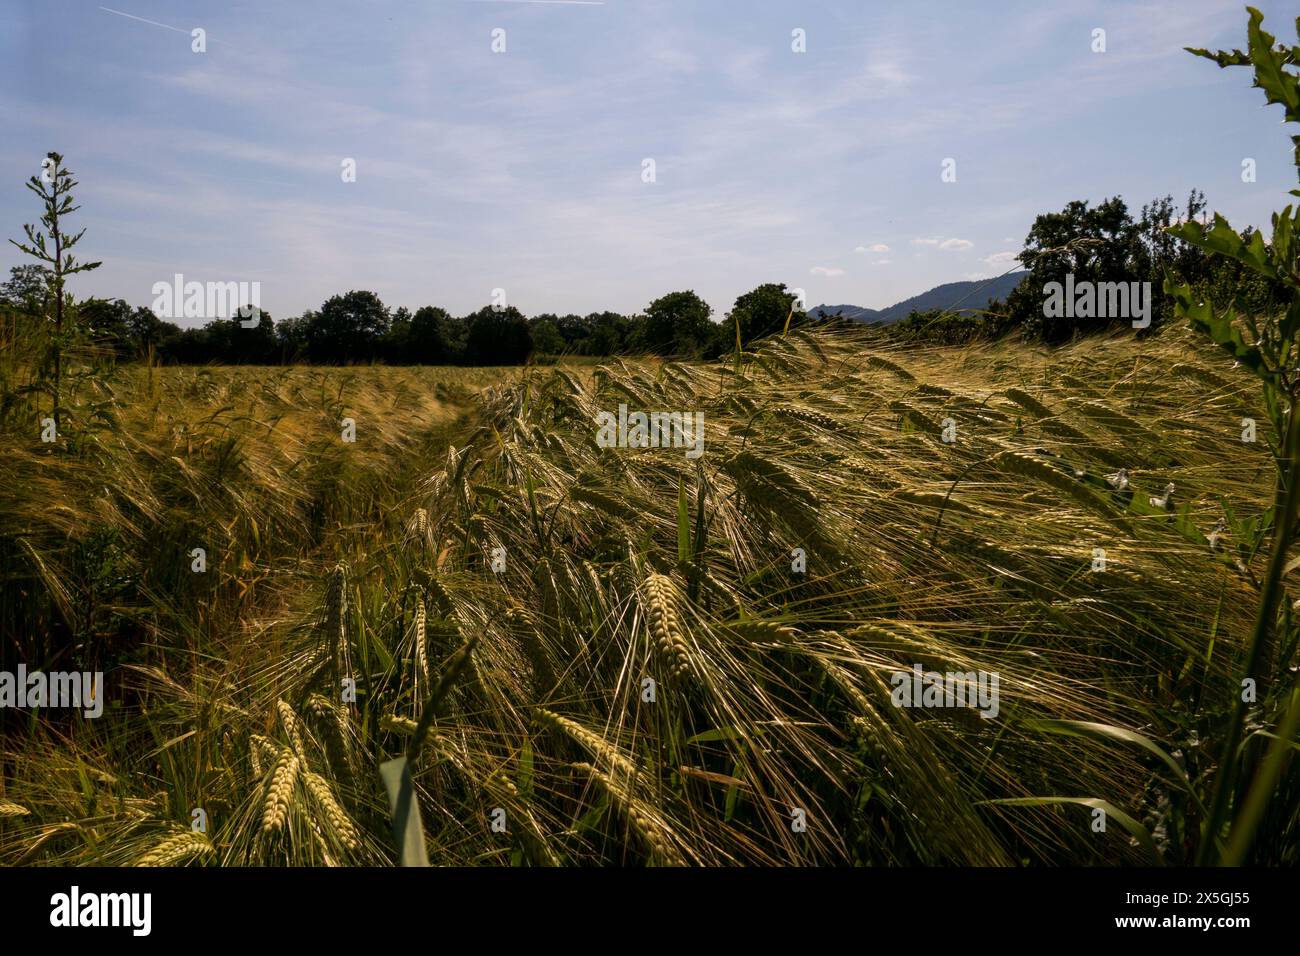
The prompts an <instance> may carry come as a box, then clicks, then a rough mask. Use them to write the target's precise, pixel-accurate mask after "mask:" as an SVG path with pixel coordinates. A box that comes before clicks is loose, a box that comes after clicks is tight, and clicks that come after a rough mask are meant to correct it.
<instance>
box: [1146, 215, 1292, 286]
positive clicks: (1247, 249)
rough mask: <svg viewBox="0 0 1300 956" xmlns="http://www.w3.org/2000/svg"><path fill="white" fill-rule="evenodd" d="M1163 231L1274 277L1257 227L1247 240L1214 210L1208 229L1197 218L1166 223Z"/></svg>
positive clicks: (1276, 276)
mask: <svg viewBox="0 0 1300 956" xmlns="http://www.w3.org/2000/svg"><path fill="white" fill-rule="evenodd" d="M1165 231H1166V232H1168V233H1169V234H1170V235H1173V236H1176V237H1177V238H1179V239H1181V240H1183V242H1186V243H1188V244H1189V245H1193V246H1196V247H1197V248H1198V249H1204V250H1205V251H1206V252H1212V253H1217V254H1218V255H1221V256H1229V257H1231V258H1233V259H1236V260H1238V261H1239V262H1242V263H1244V264H1245V265H1247V266H1249V267H1250V268H1251V269H1253V270H1255V271H1256V272H1258V273H1259V274H1260V275H1263V276H1267V277H1268V278H1270V279H1277V278H1278V273H1277V268H1276V266H1275V265H1274V264H1273V261H1272V259H1271V257H1270V256H1269V250H1268V246H1266V245H1265V244H1264V237H1263V236H1262V235H1261V234H1260V232H1259V230H1255V231H1254V232H1252V233H1251V234H1250V239H1249V240H1246V239H1243V238H1242V237H1241V236H1240V235H1239V234H1238V233H1237V232H1236V230H1234V229H1233V228H1232V226H1231V225H1229V224H1228V220H1226V219H1224V218H1223V216H1221V215H1220V214H1219V213H1217V212H1216V213H1215V214H1214V224H1213V225H1212V226H1211V227H1210V228H1209V229H1206V228H1205V227H1204V226H1202V225H1201V224H1200V223H1198V222H1181V223H1178V224H1177V225H1173V226H1169V227H1167V228H1166V230H1165Z"/></svg>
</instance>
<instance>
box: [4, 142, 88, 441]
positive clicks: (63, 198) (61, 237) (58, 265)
mask: <svg viewBox="0 0 1300 956" xmlns="http://www.w3.org/2000/svg"><path fill="white" fill-rule="evenodd" d="M76 186H77V181H76V180H75V179H73V178H72V173H71V172H69V170H68V169H67V167H65V166H64V165H63V157H62V156H61V155H59V154H58V153H49V154H47V155H46V157H45V162H44V163H43V164H42V167H41V174H40V175H39V176H33V177H31V179H29V180H28V181H27V188H28V189H30V190H31V191H32V192H34V193H36V195H38V196H40V197H41V202H42V203H43V204H44V206H45V211H44V212H43V213H42V214H41V225H42V226H44V227H45V230H44V231H42V230H40V229H38V228H37V227H36V226H33V225H31V224H30V223H28V224H26V225H24V226H23V232H24V233H26V235H27V242H25V243H24V242H15V241H14V240H13V239H10V240H9V241H10V242H11V243H13V245H15V246H17V247H18V248H19V249H21V250H22V251H23V252H25V253H26V254H27V255H29V256H32V257H33V258H35V259H38V260H40V262H41V263H43V264H44V266H45V269H46V273H45V276H46V283H47V285H48V287H49V292H50V294H49V295H47V296H46V298H45V301H46V303H47V306H46V308H53V310H54V314H53V316H47V317H46V318H47V319H52V321H53V324H54V335H53V337H52V338H51V340H50V350H49V359H48V363H47V366H46V370H45V372H44V373H43V375H42V378H44V374H48V375H49V380H48V383H47V387H48V388H49V390H50V398H51V400H52V402H53V406H54V427H55V430H56V431H57V430H58V428H59V426H60V424H61V412H62V396H61V384H62V378H63V353H64V352H65V351H66V350H67V348H68V345H69V344H71V340H72V338H73V334H74V333H75V331H76V329H75V326H74V324H73V323H72V322H71V321H70V318H71V316H72V315H73V314H74V313H73V312H72V301H71V299H70V298H69V297H66V296H65V292H64V286H65V284H66V282H67V279H68V276H71V275H75V274H76V273H78V272H89V271H90V270H91V269H98V268H99V267H100V265H101V264H102V263H99V262H78V261H77V260H76V259H74V258H73V256H72V252H71V250H72V247H73V246H75V245H76V244H77V243H78V242H80V241H81V237H82V236H84V235H85V234H86V230H85V229H82V230H81V231H80V232H78V233H76V234H75V235H69V234H68V233H67V232H66V231H65V228H64V225H63V220H64V219H65V218H66V217H67V216H70V215H71V214H72V213H74V212H76V211H77V210H78V209H80V208H81V207H80V206H74V205H73V204H72V202H73V200H72V190H73V189H74V188H75V187H76ZM47 234H48V238H47Z"/></svg>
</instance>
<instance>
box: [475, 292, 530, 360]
mask: <svg viewBox="0 0 1300 956" xmlns="http://www.w3.org/2000/svg"><path fill="white" fill-rule="evenodd" d="M532 352H533V337H532V334H531V332H530V331H529V329H528V320H527V319H525V318H524V316H523V313H522V312H520V311H519V310H518V309H516V308H515V307H514V306H510V307H508V308H505V309H502V310H501V311H499V312H498V311H496V310H495V309H493V308H492V306H484V307H483V308H481V309H479V310H478V311H477V312H475V313H473V314H471V315H470V316H469V317H468V318H466V320H465V363H466V364H468V365H518V364H521V363H523V362H526V361H527V360H528V357H529V356H530V355H531V354H532Z"/></svg>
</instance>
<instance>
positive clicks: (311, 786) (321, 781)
mask: <svg viewBox="0 0 1300 956" xmlns="http://www.w3.org/2000/svg"><path fill="white" fill-rule="evenodd" d="M302 779H303V783H304V784H306V786H307V792H308V793H310V794H311V795H312V798H313V799H314V800H315V801H316V803H317V805H318V806H319V807H320V809H321V813H322V814H323V815H324V816H325V821H326V822H327V823H328V824H329V825H330V828H331V829H332V830H333V831H334V835H335V837H337V838H338V841H339V842H340V843H341V844H343V846H345V847H347V848H348V849H349V850H355V849H356V848H357V847H358V846H359V845H360V843H359V841H358V840H357V828H356V827H355V826H353V825H352V820H351V819H350V818H349V817H348V815H347V812H346V811H345V810H344V809H343V806H342V804H340V803H339V802H338V799H337V798H335V796H334V791H333V790H331V789H330V785H329V783H328V782H327V781H326V780H325V778H324V777H322V776H321V775H320V774H318V773H312V772H311V771H310V770H308V771H305V772H304V773H303V775H302Z"/></svg>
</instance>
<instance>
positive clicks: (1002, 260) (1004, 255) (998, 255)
mask: <svg viewBox="0 0 1300 956" xmlns="http://www.w3.org/2000/svg"><path fill="white" fill-rule="evenodd" d="M1015 261H1016V253H1014V252H995V253H993V255H991V256H985V257H984V258H983V259H981V260H980V262H983V263H986V264H987V265H990V266H1009V265H1011V264H1012V263H1013V262H1015Z"/></svg>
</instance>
